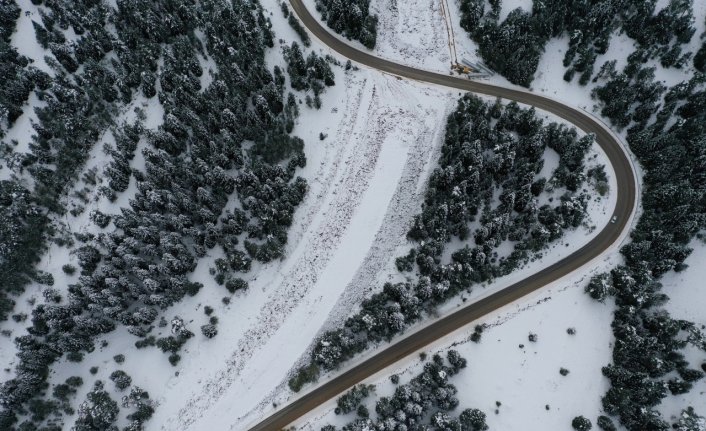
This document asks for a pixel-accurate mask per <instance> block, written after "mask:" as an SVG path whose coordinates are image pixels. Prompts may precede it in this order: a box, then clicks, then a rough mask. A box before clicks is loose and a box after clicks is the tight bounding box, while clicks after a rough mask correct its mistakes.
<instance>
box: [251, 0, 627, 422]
mask: <svg viewBox="0 0 706 431" xmlns="http://www.w3.org/2000/svg"><path fill="white" fill-rule="evenodd" d="M290 1H291V4H292V8H293V9H294V11H295V12H296V13H297V15H298V16H299V18H300V19H301V20H302V22H303V23H304V25H305V26H306V27H307V29H308V30H309V31H310V32H311V33H313V34H314V36H316V37H317V38H319V40H321V41H322V42H323V43H324V44H325V45H328V46H329V47H330V48H331V49H333V50H335V51H337V52H338V53H339V54H341V55H343V56H344V57H347V58H349V59H351V60H352V61H355V62H358V63H361V64H363V65H365V66H368V67H370V68H373V69H378V70H380V71H383V72H387V73H390V74H393V75H397V76H400V77H402V78H407V79H413V80H417V81H422V82H427V83H431V84H436V85H441V86H445V87H451V88H456V89H459V90H463V91H469V92H473V93H480V94H485V95H488V96H494V97H501V98H503V99H508V100H514V101H517V102H519V103H523V104H527V105H532V106H535V107H536V108H538V109H542V110H544V111H549V112H551V113H553V114H555V115H558V116H559V117H561V118H563V119H565V120H567V121H569V122H570V123H573V124H574V125H575V126H576V127H578V128H580V129H581V130H583V131H585V132H587V133H594V134H595V135H596V141H597V143H598V145H600V146H601V148H602V149H603V151H605V153H606V155H607V156H608V159H609V161H610V163H611V164H612V165H613V169H614V171H615V175H616V180H617V193H618V196H617V204H616V206H615V209H614V212H613V216H616V217H617V222H616V223H609V224H608V225H607V226H605V227H604V228H603V230H602V231H601V232H600V233H599V234H598V235H597V236H596V237H595V238H593V239H592V240H591V241H590V242H589V243H588V244H586V245H584V246H583V247H581V248H580V249H579V250H577V251H576V252H574V253H572V254H571V255H569V256H567V257H565V258H564V259H562V260H560V261H559V262H556V263H554V264H553V265H551V266H549V267H547V268H544V269H542V270H541V271H539V272H537V273H535V274H534V275H532V276H530V277H528V278H526V279H524V280H522V281H519V282H517V283H515V284H513V285H511V286H509V287H507V288H505V289H502V290H500V291H498V292H496V293H494V294H492V295H490V296H488V297H486V298H483V299H481V300H479V301H477V302H474V303H472V304H469V305H467V306H465V307H464V308H462V309H460V310H458V311H456V312H454V313H453V314H450V315H448V316H446V317H444V318H441V319H440V320H438V321H436V322H434V323H432V324H430V325H429V326H426V327H424V328H422V329H420V330H419V331H417V332H415V333H411V334H407V335H406V336H405V338H403V339H401V340H399V341H398V342H396V343H394V344H391V345H389V346H388V347H387V348H385V349H384V350H382V351H380V352H379V353H377V354H376V355H375V356H372V357H370V358H369V359H367V360H365V361H364V362H362V363H360V364H359V365H357V366H355V367H353V368H351V369H349V370H348V371H346V372H344V373H343V374H341V375H339V376H337V377H335V378H334V379H333V380H330V381H328V382H325V383H323V384H321V385H320V386H318V387H315V388H313V389H311V390H310V391H309V392H308V393H306V394H304V395H303V396H301V397H300V398H298V399H296V400H295V401H294V402H292V403H291V404H289V405H287V406H284V407H282V408H280V409H279V410H278V411H276V412H275V413H273V414H272V415H271V416H269V417H268V418H266V419H264V420H263V421H261V422H260V423H259V424H257V425H255V426H254V427H253V428H251V429H252V430H253V431H260V430H268V431H272V430H280V429H282V428H284V427H286V426H287V425H289V424H291V423H292V422H294V421H295V420H296V419H298V418H300V417H301V416H303V415H304V414H306V413H308V412H310V411H311V410H313V409H315V408H316V407H318V406H319V405H321V404H323V403H324V402H326V401H328V400H330V399H331V398H333V397H335V396H336V395H338V394H340V393H342V392H344V391H345V390H347V389H348V388H350V387H351V386H353V385H355V384H357V383H359V382H361V381H362V380H365V379H366V378H367V377H370V376H371V375H373V374H375V373H377V372H378V371H380V370H382V369H384V368H386V367H388V366H390V365H392V364H394V363H395V362H397V361H399V360H400V359H402V358H404V357H406V356H408V355H411V354H412V353H414V352H416V351H418V350H420V349H421V348H423V347H425V346H427V345H428V344H431V343H433V342H434V341H436V340H438V339H439V338H441V337H443V336H445V335H447V334H449V333H451V332H453V331H455V330H456V329H459V328H461V327H463V326H464V325H467V324H469V323H471V322H473V321H474V320H477V319H479V318H480V317H483V316H484V315H486V314H488V313H490V312H492V311H494V310H497V309H499V308H500V307H503V306H505V305H507V304H509V303H511V302H513V301H516V300H518V299H520V298H522V297H523V296H525V295H527V294H529V293H532V292H534V291H535V290H537V289H539V288H541V287H543V286H546V285H547V284H549V283H552V282H554V281H556V280H558V279H560V278H562V277H564V276H566V275H567V274H569V273H571V272H573V271H574V270H576V269H578V268H579V267H581V266H583V265H584V264H586V263H588V262H589V261H591V260H592V259H593V258H595V257H597V256H599V255H600V254H601V253H602V252H603V251H604V250H606V249H608V248H609V247H611V246H612V245H613V244H614V243H616V242H617V241H618V240H619V239H620V237H621V235H622V233H623V230H624V229H627V228H628V227H629V226H628V223H629V222H630V220H631V218H632V214H633V211H634V209H635V203H636V192H637V190H636V178H635V173H634V171H633V168H632V165H631V163H630V160H629V159H628V156H627V155H626V153H625V151H624V150H623V148H622V147H621V145H620V143H619V142H618V141H617V140H616V139H615V138H614V137H613V135H612V134H611V133H610V132H609V131H608V130H606V128H605V127H604V126H603V125H601V123H599V121H598V120H596V119H594V118H593V117H591V116H590V115H589V114H587V113H585V112H583V111H580V110H578V109H575V108H572V107H569V106H566V105H563V104H561V103H560V102H557V101H555V100H552V99H549V98H546V97H544V96H540V95H537V94H532V93H529V92H525V91H520V90H514V89H508V88H503V87H497V86H494V85H490V84H485V83H480V82H474V81H469V80H467V79H462V78H458V77H454V76H449V75H443V74H440V73H434V72H429V71H426V70H419V69H415V68H413V67H409V66H404V65H401V64H397V63H394V62H392V61H389V60H385V59H381V58H378V57H375V56H373V55H371V54H368V53H367V52H363V51H360V50H358V49H356V48H354V47H352V46H351V45H348V44H347V43H345V42H344V41H342V40H340V39H338V38H337V37H335V36H334V35H332V34H331V33H329V32H328V31H327V30H326V29H324V28H323V27H322V26H321V24H319V22H318V21H316V19H314V17H313V16H311V14H310V13H309V11H308V10H307V9H306V7H305V6H304V4H303V3H302V1H301V0H290Z"/></svg>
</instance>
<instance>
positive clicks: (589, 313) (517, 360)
mask: <svg viewBox="0 0 706 431" xmlns="http://www.w3.org/2000/svg"><path fill="white" fill-rule="evenodd" d="M614 259H615V258H614V257H610V256H607V257H605V258H603V259H601V261H600V262H599V263H597V264H596V265H594V267H593V268H591V269H590V270H589V271H586V272H584V273H583V274H580V273H579V274H574V275H573V276H571V277H569V278H567V279H564V280H561V281H559V282H556V283H553V284H552V285H551V286H549V287H548V288H547V289H542V290H539V291H537V292H535V293H534V294H532V295H530V296H528V297H526V298H523V300H522V301H518V302H516V303H513V304H510V305H507V306H505V307H503V308H501V309H500V310H497V311H495V312H493V313H491V314H489V315H487V316H485V317H484V318H482V319H480V320H478V321H477V322H473V323H471V324H470V325H467V326H466V327H464V328H462V329H460V330H458V331H455V332H454V333H452V334H450V335H448V336H446V337H444V338H442V339H441V340H439V341H437V342H436V343H434V344H433V345H431V346H428V347H426V348H425V349H423V350H420V351H419V353H421V352H424V353H426V354H427V360H429V359H430V358H431V355H432V354H434V353H439V354H440V355H442V356H444V357H445V355H446V352H447V351H448V350H449V349H456V350H458V352H459V353H460V354H461V356H463V357H464V358H466V359H467V360H468V366H467V368H466V369H464V370H462V371H461V372H460V373H459V374H458V375H456V376H454V377H452V378H451V380H450V381H451V383H453V384H454V385H456V387H457V388H458V394H457V396H458V399H459V402H460V404H459V407H458V408H457V409H456V411H455V412H452V414H455V415H458V414H459V413H460V412H461V411H462V410H463V409H465V408H479V409H481V410H482V411H483V412H484V413H485V414H486V415H487V423H488V425H489V427H490V429H494V430H520V429H526V430H539V429H549V430H564V429H566V430H568V429H570V423H571V419H572V418H574V417H575V416H577V415H580V414H583V415H585V416H587V417H590V418H591V419H592V420H594V421H595V417H596V416H597V415H598V414H601V405H600V397H601V396H602V395H603V394H604V393H605V391H606V390H607V389H608V381H607V379H605V378H604V377H603V376H602V374H601V367H602V366H603V365H605V364H608V363H609V362H610V356H611V353H612V347H611V346H612V342H613V335H612V331H611V328H610V323H611V321H612V312H613V304H612V303H606V304H601V303H598V302H596V301H593V300H592V299H591V298H590V297H588V296H587V295H586V294H584V293H583V286H584V285H585V283H586V282H587V281H588V279H589V277H590V276H591V275H592V274H595V273H599V272H600V271H603V270H605V269H607V268H610V267H611V266H612V265H614V264H615V262H614ZM476 324H486V325H488V327H487V328H486V329H485V331H484V332H483V335H482V338H481V341H480V343H474V342H471V341H470V338H469V337H470V335H471V334H472V332H473V328H474V327H475V325H476ZM568 328H574V329H575V330H576V334H575V335H569V334H568V333H567V329H568ZM530 332H531V333H534V334H537V337H538V339H537V341H536V342H530V341H529V340H528V335H529V333H530ZM520 345H523V347H520ZM422 364H423V363H422V362H421V361H420V359H419V356H418V355H416V354H413V355H410V356H409V357H407V358H406V359H404V360H402V361H400V362H398V363H397V364H395V365H394V366H392V367H389V368H387V369H385V370H383V371H382V372H380V373H377V374H375V375H373V376H372V377H370V378H369V379H367V380H366V381H365V382H364V383H369V384H374V385H375V386H376V394H375V396H376V397H380V396H389V395H392V393H393V392H394V385H393V384H392V383H391V382H390V379H389V377H390V376H391V375H392V374H397V375H398V376H400V384H403V383H406V382H408V381H409V380H410V379H411V378H412V377H413V376H415V375H417V374H419V373H420V372H421V369H422ZM560 368H566V369H568V370H569V374H568V375H567V376H562V375H561V374H560V373H559V369H560ZM371 398H372V397H371ZM496 401H500V403H501V406H499V407H498V406H496V404H495V402H496ZM547 405H549V410H547V409H546V406H547ZM367 406H368V408H369V409H370V411H371V412H374V411H375V410H374V404H373V403H372V401H371V399H368V402H367ZM334 408H335V400H331V401H329V402H327V403H326V404H324V405H322V406H321V407H320V408H318V409H317V410H315V411H313V412H312V413H311V414H309V415H307V416H305V417H304V418H302V419H300V420H299V421H297V422H295V424H294V426H295V427H296V428H297V429H301V430H318V429H320V428H321V427H322V426H323V425H325V424H332V425H336V426H341V425H344V424H345V423H347V422H350V421H351V420H352V419H353V415H347V416H336V415H335V414H334V412H333V409H334ZM496 409H497V410H498V413H497V414H496V413H495V410H496Z"/></svg>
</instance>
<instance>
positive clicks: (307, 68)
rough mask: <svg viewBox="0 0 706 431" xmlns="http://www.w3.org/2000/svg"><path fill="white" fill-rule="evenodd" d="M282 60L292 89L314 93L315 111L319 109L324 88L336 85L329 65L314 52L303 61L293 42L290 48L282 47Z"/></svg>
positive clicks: (299, 50)
mask: <svg viewBox="0 0 706 431" xmlns="http://www.w3.org/2000/svg"><path fill="white" fill-rule="evenodd" d="M284 58H285V59H286V60H287V73H289V77H290V80H291V84H292V88H293V89H295V90H300V91H309V90H311V91H312V92H313V93H314V99H313V104H314V106H315V107H316V109H318V108H320V107H321V100H320V99H319V95H320V94H321V93H322V92H323V91H324V89H325V88H326V87H328V86H332V85H335V83H336V82H335V81H334V78H335V76H334V74H333V71H332V70H331V66H330V65H329V63H328V62H327V61H326V59H325V58H323V57H320V56H318V55H316V53H314V52H311V53H310V54H309V56H308V57H307V58H306V60H305V59H304V55H303V54H302V50H301V48H299V45H298V44H297V43H296V42H293V43H292V46H291V47H284Z"/></svg>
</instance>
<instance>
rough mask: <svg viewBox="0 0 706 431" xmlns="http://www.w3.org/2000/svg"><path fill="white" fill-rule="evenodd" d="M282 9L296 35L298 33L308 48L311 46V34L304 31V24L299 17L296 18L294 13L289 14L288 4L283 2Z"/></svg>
mask: <svg viewBox="0 0 706 431" xmlns="http://www.w3.org/2000/svg"><path fill="white" fill-rule="evenodd" d="M281 8H282V13H283V14H284V17H285V18H287V22H288V23H289V26H290V27H292V30H294V32H295V33H297V35H298V36H299V39H301V41H302V44H303V45H304V46H306V47H309V46H311V38H310V37H309V33H307V32H306V29H304V27H303V26H302V23H300V22H299V20H298V19H297V17H296V16H294V14H293V13H291V12H289V7H288V6H287V3H286V2H282V4H281Z"/></svg>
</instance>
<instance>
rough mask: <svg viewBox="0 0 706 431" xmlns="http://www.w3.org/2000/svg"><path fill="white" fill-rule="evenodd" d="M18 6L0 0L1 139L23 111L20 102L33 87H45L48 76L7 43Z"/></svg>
mask: <svg viewBox="0 0 706 431" xmlns="http://www.w3.org/2000/svg"><path fill="white" fill-rule="evenodd" d="M19 17H20V8H19V7H18V6H17V3H15V0H7V1H3V2H2V3H0V76H2V81H0V139H2V138H3V137H4V136H5V132H6V131H7V129H8V128H9V127H11V126H12V124H13V123H14V122H15V120H16V119H17V117H19V116H20V115H21V114H22V112H23V106H22V105H23V104H24V103H25V101H26V100H27V98H28V97H29V94H30V93H31V92H32V90H34V88H35V87H39V88H41V89H42V90H46V89H47V85H48V83H49V80H50V78H49V76H48V75H47V74H46V73H44V72H42V71H40V70H39V69H37V68H35V67H33V66H32V65H31V60H30V59H28V58H27V57H25V56H22V55H20V54H19V53H18V52H17V50H16V49H15V48H14V47H13V46H12V45H10V37H11V36H12V33H13V32H14V31H15V25H16V22H17V19H18V18H19Z"/></svg>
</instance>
